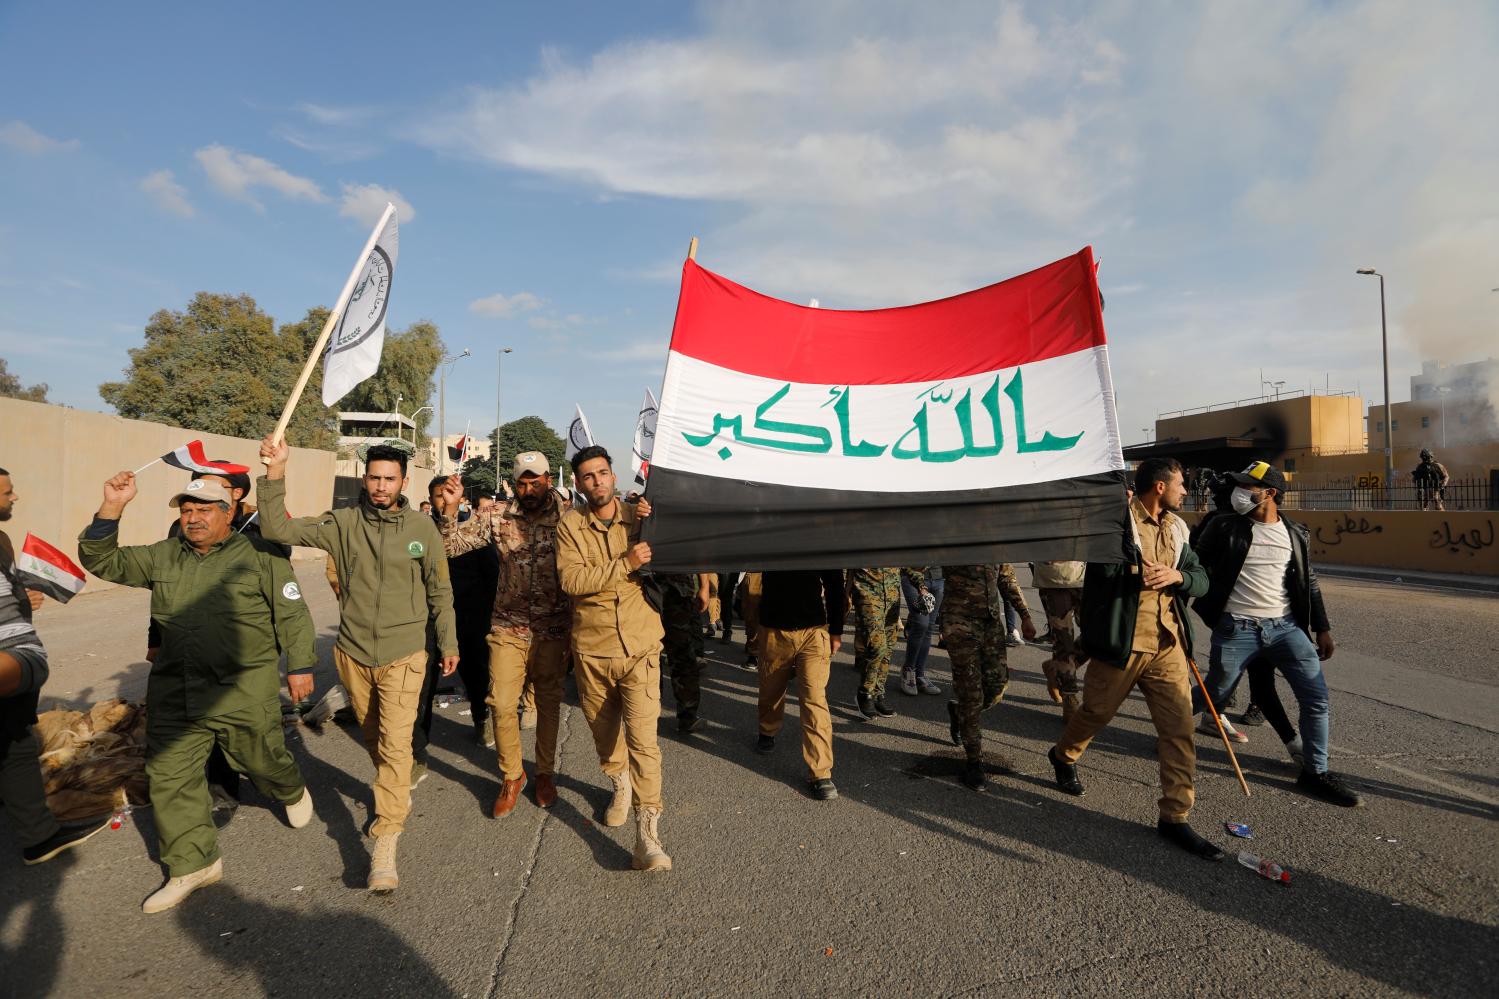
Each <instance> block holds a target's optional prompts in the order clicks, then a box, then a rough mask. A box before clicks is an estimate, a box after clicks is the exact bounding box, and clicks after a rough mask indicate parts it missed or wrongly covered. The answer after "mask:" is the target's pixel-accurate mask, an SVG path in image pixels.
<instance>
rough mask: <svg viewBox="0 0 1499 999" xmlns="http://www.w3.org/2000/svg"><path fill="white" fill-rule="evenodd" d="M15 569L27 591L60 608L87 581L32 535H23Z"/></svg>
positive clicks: (76, 569) (44, 543) (66, 559)
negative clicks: (44, 595) (50, 600)
mask: <svg viewBox="0 0 1499 999" xmlns="http://www.w3.org/2000/svg"><path fill="white" fill-rule="evenodd" d="M16 568H17V569H18V570H19V571H20V573H21V580H22V582H24V583H25V584H26V588H27V589H28V590H36V591H38V592H40V593H45V594H46V595H47V596H49V597H51V598H52V599H53V600H56V601H57V602H58V603H62V604H65V603H67V602H68V601H69V600H72V599H73V597H74V595H75V594H77V593H78V591H79V590H81V589H83V584H84V582H85V581H86V580H87V577H85V576H84V574H83V570H82V569H80V568H79V567H78V566H77V565H76V564H74V562H73V560H72V559H70V558H68V557H67V556H66V555H64V554H63V553H62V552H60V551H58V550H57V549H56V548H53V547H52V546H51V545H49V544H47V542H45V541H43V540H42V539H41V538H39V537H37V536H36V535H34V534H28V535H26V541H25V543H24V544H22V545H21V554H20V555H19V556H17V558H16Z"/></svg>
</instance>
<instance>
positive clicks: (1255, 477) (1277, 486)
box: [1228, 461, 1286, 496]
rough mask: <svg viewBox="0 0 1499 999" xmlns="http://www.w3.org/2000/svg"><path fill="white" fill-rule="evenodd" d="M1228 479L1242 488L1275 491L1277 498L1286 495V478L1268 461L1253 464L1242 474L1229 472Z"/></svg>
mask: <svg viewBox="0 0 1499 999" xmlns="http://www.w3.org/2000/svg"><path fill="white" fill-rule="evenodd" d="M1228 477H1229V478H1230V479H1233V480H1234V482H1235V483H1236V484H1237V485H1241V486H1264V487H1265V488H1267V489H1274V490H1275V493H1276V495H1277V496H1284V495H1285V494H1286V477H1285V476H1284V475H1282V474H1281V471H1280V469H1278V468H1276V467H1275V466H1274V465H1272V464H1270V463H1269V462H1268V461H1255V462H1251V463H1250V465H1249V467H1248V468H1246V469H1244V471H1242V472H1229V473H1228Z"/></svg>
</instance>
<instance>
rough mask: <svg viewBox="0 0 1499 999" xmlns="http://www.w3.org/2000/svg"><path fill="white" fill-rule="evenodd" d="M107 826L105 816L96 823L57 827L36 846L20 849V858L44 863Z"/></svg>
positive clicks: (35, 862)
mask: <svg viewBox="0 0 1499 999" xmlns="http://www.w3.org/2000/svg"><path fill="white" fill-rule="evenodd" d="M108 828H109V819H107V818H106V819H103V820H101V821H99V822H97V823H95V822H90V823H89V824H87V825H82V826H71V827H67V828H63V829H59V830H57V832H55V833H53V834H52V835H51V836H48V837H47V838H46V839H44V840H42V841H41V842H40V843H38V844H37V845H36V846H28V847H26V848H25V849H24V850H22V851H21V859H22V860H24V861H25V862H26V863H28V864H41V863H45V862H46V861H48V860H51V859H52V858H53V857H55V856H57V855H58V854H59V853H62V852H63V851H64V850H67V849H69V848H71V847H75V846H77V845H78V844H79V843H82V842H83V841H84V840H86V839H89V838H91V837H92V836H94V835H95V834H97V833H101V832H103V831H104V830H106V829H108Z"/></svg>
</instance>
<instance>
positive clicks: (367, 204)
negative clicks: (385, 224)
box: [338, 184, 416, 226]
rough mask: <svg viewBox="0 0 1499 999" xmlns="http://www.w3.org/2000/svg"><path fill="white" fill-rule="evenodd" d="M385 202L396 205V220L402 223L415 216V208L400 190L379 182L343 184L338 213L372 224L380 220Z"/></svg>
mask: <svg viewBox="0 0 1499 999" xmlns="http://www.w3.org/2000/svg"><path fill="white" fill-rule="evenodd" d="M387 203H388V204H392V205H395V206H396V221H397V222H399V223H401V224H402V225H405V224H406V223H407V222H410V221H411V220H412V219H414V218H416V209H415V208H412V207H411V202H409V201H407V200H406V199H405V198H403V197H401V192H400V191H397V190H396V189H395V188H391V187H381V186H380V185H379V184H345V185H343V198H342V200H341V202H340V203H339V206H338V214H340V215H342V216H344V217H345V218H351V219H354V220H355V221H358V222H361V223H363V224H364V225H365V226H373V225H374V224H375V223H376V222H378V221H380V216H381V215H382V214H383V213H384V212H385V206H386V204H387Z"/></svg>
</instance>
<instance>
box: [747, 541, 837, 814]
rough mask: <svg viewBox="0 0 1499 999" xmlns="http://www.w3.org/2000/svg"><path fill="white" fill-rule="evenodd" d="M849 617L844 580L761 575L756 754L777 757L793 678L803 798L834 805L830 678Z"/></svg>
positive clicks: (833, 574)
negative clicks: (803, 776)
mask: <svg viewBox="0 0 1499 999" xmlns="http://www.w3.org/2000/svg"><path fill="white" fill-rule="evenodd" d="M847 613H848V603H847V600H846V597H845V596H844V588H843V573H841V572H839V571H838V570H836V569H834V570H832V571H829V572H817V571H814V570H801V571H785V572H767V573H765V575H764V579H763V581H762V590H761V594H760V627H759V630H758V631H757V632H756V634H755V655H756V657H757V658H758V659H759V669H760V738H759V741H758V742H756V743H755V751H756V752H757V753H760V754H762V755H767V754H769V753H770V752H772V751H773V750H774V749H775V745H776V734H777V733H778V732H780V731H781V719H782V717H783V715H784V714H785V711H786V687H787V686H788V685H789V684H790V683H791V671H792V670H793V669H795V670H796V673H797V676H798V677H799V678H800V680H801V705H802V711H801V714H802V759H804V760H805V761H806V763H807V780H808V784H809V793H810V794H811V795H812V797H814V798H816V799H817V800H818V801H831V800H832V799H834V798H836V797H838V789H837V788H836V787H835V786H834V785H833V718H832V715H831V714H829V712H828V671H829V669H830V668H831V665H832V661H833V654H834V653H836V652H837V651H838V647H839V646H840V645H842V644H843V618H844V616H845V615H846V614H847Z"/></svg>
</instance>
